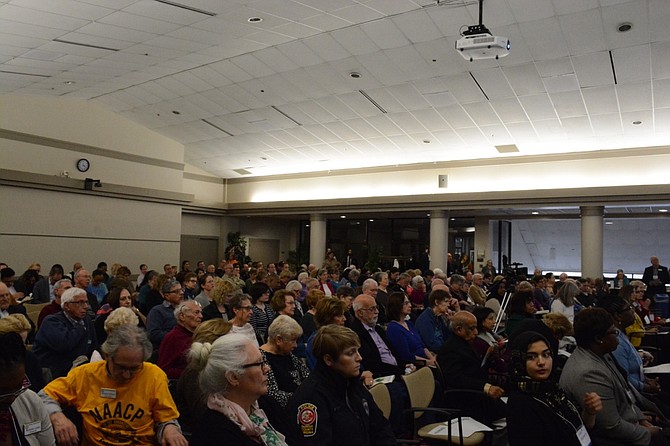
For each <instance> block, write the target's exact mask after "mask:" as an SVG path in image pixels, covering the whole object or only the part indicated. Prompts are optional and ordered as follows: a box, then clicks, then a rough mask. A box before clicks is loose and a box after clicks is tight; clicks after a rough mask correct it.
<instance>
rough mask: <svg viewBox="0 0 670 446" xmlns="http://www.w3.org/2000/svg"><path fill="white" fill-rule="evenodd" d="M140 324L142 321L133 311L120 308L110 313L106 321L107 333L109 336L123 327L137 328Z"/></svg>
mask: <svg viewBox="0 0 670 446" xmlns="http://www.w3.org/2000/svg"><path fill="white" fill-rule="evenodd" d="M139 323H140V320H139V318H138V317H137V315H136V314H135V313H133V310H131V309H130V308H126V307H119V308H117V309H116V310H114V311H112V312H111V313H109V316H108V317H107V319H105V333H107V334H109V333H111V332H112V331H114V330H116V329H117V328H119V327H120V326H122V325H134V326H137V324H139Z"/></svg>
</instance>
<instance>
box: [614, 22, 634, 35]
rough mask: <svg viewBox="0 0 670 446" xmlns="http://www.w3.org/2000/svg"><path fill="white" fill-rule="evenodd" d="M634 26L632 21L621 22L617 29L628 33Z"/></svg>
mask: <svg viewBox="0 0 670 446" xmlns="http://www.w3.org/2000/svg"><path fill="white" fill-rule="evenodd" d="M632 28H633V24H632V23H630V22H623V23H619V26H617V30H619V32H620V33H626V32H628V31H630V30H631V29H632Z"/></svg>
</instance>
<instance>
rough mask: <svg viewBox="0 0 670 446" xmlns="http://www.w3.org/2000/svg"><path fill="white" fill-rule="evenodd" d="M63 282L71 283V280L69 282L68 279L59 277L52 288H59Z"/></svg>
mask: <svg viewBox="0 0 670 446" xmlns="http://www.w3.org/2000/svg"><path fill="white" fill-rule="evenodd" d="M65 283H69V284H70V285H72V282H70V279H61V280H59V281H58V282H56V283H54V290H59V289H60V287H62V286H63V285H65Z"/></svg>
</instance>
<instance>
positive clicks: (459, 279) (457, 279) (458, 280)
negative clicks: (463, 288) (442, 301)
mask: <svg viewBox="0 0 670 446" xmlns="http://www.w3.org/2000/svg"><path fill="white" fill-rule="evenodd" d="M449 283H451V284H452V285H458V284H464V283H465V277H463V276H461V275H460V274H452V275H451V281H450V282H449Z"/></svg>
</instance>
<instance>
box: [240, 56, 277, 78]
mask: <svg viewBox="0 0 670 446" xmlns="http://www.w3.org/2000/svg"><path fill="white" fill-rule="evenodd" d="M230 61H231V62H232V63H234V64H235V65H237V66H238V67H240V68H241V69H242V70H244V71H246V72H247V73H249V75H250V76H253V77H263V76H269V75H271V74H274V73H275V72H274V70H272V69H271V68H270V67H268V66H267V65H265V64H264V63H263V62H261V61H260V60H259V59H258V58H257V57H255V56H254V55H252V54H243V55H241V56H237V57H233V58H231V59H230Z"/></svg>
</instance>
